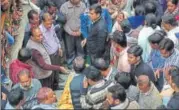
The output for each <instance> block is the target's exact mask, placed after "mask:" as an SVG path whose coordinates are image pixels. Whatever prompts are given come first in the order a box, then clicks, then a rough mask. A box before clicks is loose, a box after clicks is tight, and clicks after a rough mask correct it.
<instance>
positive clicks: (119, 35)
mask: <svg viewBox="0 0 179 110" xmlns="http://www.w3.org/2000/svg"><path fill="white" fill-rule="evenodd" d="M112 40H113V41H114V42H116V43H117V44H119V45H120V46H121V47H126V46H127V38H126V35H125V34H124V32H120V31H115V32H114V33H113V38H112Z"/></svg>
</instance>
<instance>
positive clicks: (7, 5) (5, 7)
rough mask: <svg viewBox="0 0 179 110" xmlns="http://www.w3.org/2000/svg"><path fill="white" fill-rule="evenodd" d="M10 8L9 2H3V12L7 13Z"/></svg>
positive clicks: (3, 0)
mask: <svg viewBox="0 0 179 110" xmlns="http://www.w3.org/2000/svg"><path fill="white" fill-rule="evenodd" d="M8 8H9V0H1V11H2V12H5V11H7V10H8Z"/></svg>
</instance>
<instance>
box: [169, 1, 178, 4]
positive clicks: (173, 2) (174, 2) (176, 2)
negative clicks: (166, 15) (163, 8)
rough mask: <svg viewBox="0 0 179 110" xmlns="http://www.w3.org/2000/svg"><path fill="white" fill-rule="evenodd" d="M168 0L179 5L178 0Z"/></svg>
mask: <svg viewBox="0 0 179 110" xmlns="http://www.w3.org/2000/svg"><path fill="white" fill-rule="evenodd" d="M168 2H172V4H174V5H178V0H168Z"/></svg>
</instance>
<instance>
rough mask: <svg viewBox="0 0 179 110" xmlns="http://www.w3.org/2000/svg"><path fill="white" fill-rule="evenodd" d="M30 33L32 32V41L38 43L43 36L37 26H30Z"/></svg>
mask: <svg viewBox="0 0 179 110" xmlns="http://www.w3.org/2000/svg"><path fill="white" fill-rule="evenodd" d="M31 34H32V37H31V38H32V40H33V41H35V42H38V43H41V42H42V38H43V36H42V32H41V30H40V28H39V27H35V28H32V30H31Z"/></svg>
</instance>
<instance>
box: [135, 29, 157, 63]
mask: <svg viewBox="0 0 179 110" xmlns="http://www.w3.org/2000/svg"><path fill="white" fill-rule="evenodd" d="M156 30H160V27H159V26H157V27H156V29H152V28H151V27H147V26H144V27H143V28H142V30H141V31H140V33H139V37H138V45H139V46H141V48H142V49H143V53H142V58H143V60H144V62H145V63H146V62H147V61H148V59H149V56H150V53H151V50H152V48H151V46H150V43H149V41H148V37H149V36H150V35H152V34H153V33H154V32H155V31H156Z"/></svg>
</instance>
